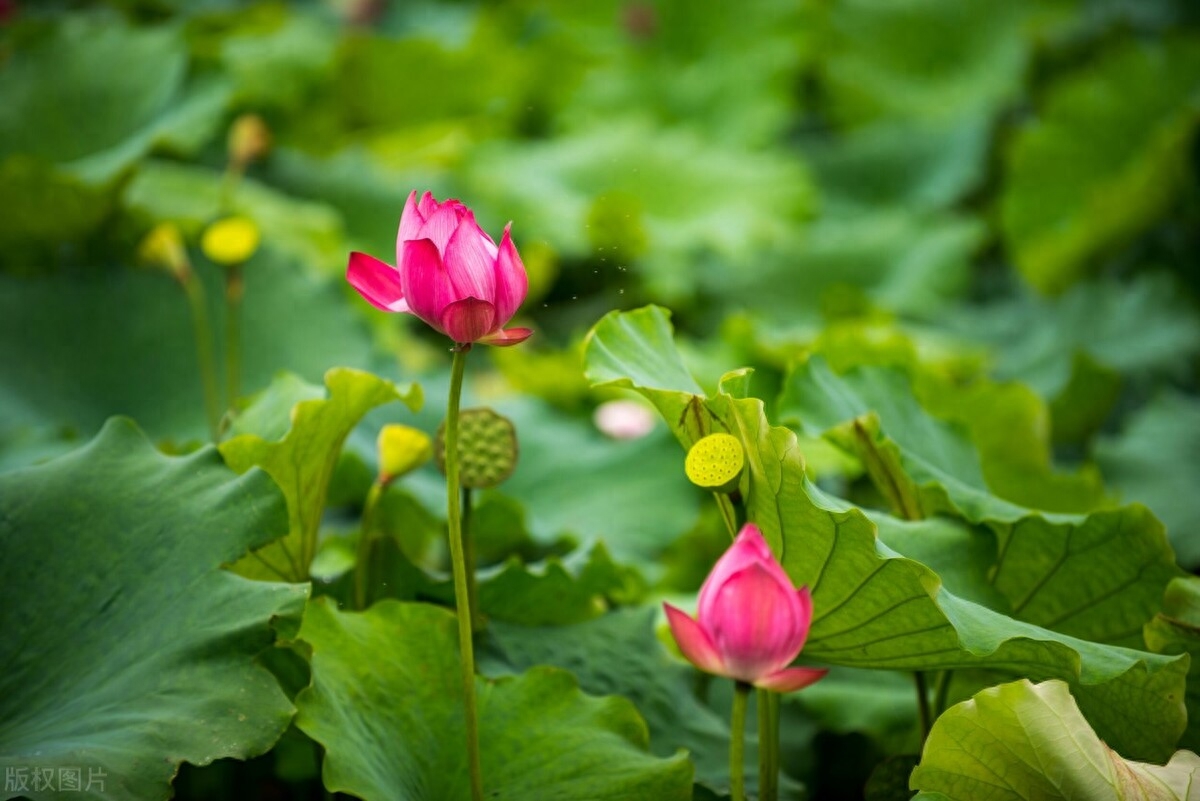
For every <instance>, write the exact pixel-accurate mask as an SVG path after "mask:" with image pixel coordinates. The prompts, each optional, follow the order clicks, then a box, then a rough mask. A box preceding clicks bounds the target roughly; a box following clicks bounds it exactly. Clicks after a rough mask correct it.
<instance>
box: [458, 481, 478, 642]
mask: <svg viewBox="0 0 1200 801" xmlns="http://www.w3.org/2000/svg"><path fill="white" fill-rule="evenodd" d="M462 539H463V557H464V558H465V560H466V563H467V600H468V601H469V602H470V609H471V632H472V633H474V634H477V633H478V632H479V630H480V629H481V628H482V623H483V621H482V620H481V618H480V612H479V581H478V579H477V578H476V576H475V537H474V536H473V535H472V532H471V488H470V487H463V488H462Z"/></svg>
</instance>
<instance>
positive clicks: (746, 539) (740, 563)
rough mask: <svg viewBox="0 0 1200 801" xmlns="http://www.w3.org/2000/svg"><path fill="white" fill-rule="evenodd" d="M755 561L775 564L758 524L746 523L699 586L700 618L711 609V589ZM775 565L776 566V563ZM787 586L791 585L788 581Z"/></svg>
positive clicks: (712, 598)
mask: <svg viewBox="0 0 1200 801" xmlns="http://www.w3.org/2000/svg"><path fill="white" fill-rule="evenodd" d="M756 563H771V564H775V557H774V556H772V555H771V547H770V546H769V545H767V541H766V540H765V539H763V535H762V532H761V531H760V530H759V528H758V526H756V525H754V524H753V523H747V524H746V525H744V526H742V530H741V531H740V532H739V533H738V536H737V539H735V540H734V542H733V546H732V547H730V549H729V550H727V551H726V552H725V553H724V554H723V555H722V556H721V558H720V559H718V560H717V563H716V564H715V565H713V569H712V572H711V573H709V574H708V578H707V579H705V580H704V585H703V586H702V587H701V588H700V598H699V601H698V605H699V615H700V619H701V620H704V619H706V617H707V616H708V615H709V614H711V613H712V611H713V600H714V593H713V590H714V589H715V588H717V587H720V586H721V585H722V584H724V583H725V582H726V581H727V580H728V579H729V577H730V576H732V575H733V574H734V573H738V572H740V571H741V570H742V569H744V568H745V567H746V566H747V565H752V564H756ZM776 566H777V567H778V565H777V564H776ZM780 572H782V568H780ZM788 586H791V585H790V583H789V585H788Z"/></svg>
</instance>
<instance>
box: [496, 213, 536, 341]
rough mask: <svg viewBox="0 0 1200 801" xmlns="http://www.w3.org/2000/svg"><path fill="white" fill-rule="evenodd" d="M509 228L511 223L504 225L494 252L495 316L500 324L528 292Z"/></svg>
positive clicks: (510, 314)
mask: <svg viewBox="0 0 1200 801" xmlns="http://www.w3.org/2000/svg"><path fill="white" fill-rule="evenodd" d="M511 228H512V223H509V224H508V225H506V226H504V235H503V236H502V237H500V248H499V251H498V252H497V254H496V317H497V318H498V319H499V320H500V325H504V324H505V323H507V322H508V321H509V320H511V319H512V316H513V315H514V314H516V313H517V309H519V308H521V304H522V303H524V302H525V296H526V295H527V294H529V276H528V275H526V273H525V265H524V264H523V263H522V262H521V255H520V254H519V253H517V246H516V245H514V244H513V241H512V236H511V235H510V234H509V229H511Z"/></svg>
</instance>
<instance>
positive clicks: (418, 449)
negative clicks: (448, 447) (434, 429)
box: [379, 424, 433, 484]
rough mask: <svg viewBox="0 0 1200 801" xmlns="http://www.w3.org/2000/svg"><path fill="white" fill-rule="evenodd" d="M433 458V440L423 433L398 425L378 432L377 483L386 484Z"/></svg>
mask: <svg viewBox="0 0 1200 801" xmlns="http://www.w3.org/2000/svg"><path fill="white" fill-rule="evenodd" d="M432 458H433V440H431V439H430V438H429V435H428V434H426V433H425V432H424V431H419V430H418V429H415V428H411V427H410V426H402V425H398V424H392V425H386V426H384V427H383V429H382V430H381V431H380V432H379V481H380V483H381V484H388V483H390V482H392V481H393V480H395V479H397V478H400V477H401V476H403V475H405V474H407V473H411V472H412V471H413V470H416V469H417V468H418V467H420V466H421V465H423V464H425V463H426V462H428V461H429V460H430V459H432Z"/></svg>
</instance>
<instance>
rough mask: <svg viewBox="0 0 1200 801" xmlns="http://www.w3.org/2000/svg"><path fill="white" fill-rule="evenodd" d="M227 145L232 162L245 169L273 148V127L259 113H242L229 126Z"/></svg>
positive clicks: (238, 167)
mask: <svg viewBox="0 0 1200 801" xmlns="http://www.w3.org/2000/svg"><path fill="white" fill-rule="evenodd" d="M226 145H227V147H228V148H229V161H230V163H231V164H233V166H234V167H235V168H236V169H238V170H244V169H245V168H246V167H247V166H248V165H250V164H252V163H253V162H255V161H258V160H259V159H261V158H262V157H263V156H265V155H267V153H268V152H269V151H270V150H271V129H270V128H268V127H267V124H266V123H265V122H263V118H262V117H260V116H258V115H257V114H242V115H241V116H239V117H238V118H237V119H236V120H234V121H233V125H231V126H229V138H228V140H227V141H226Z"/></svg>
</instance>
